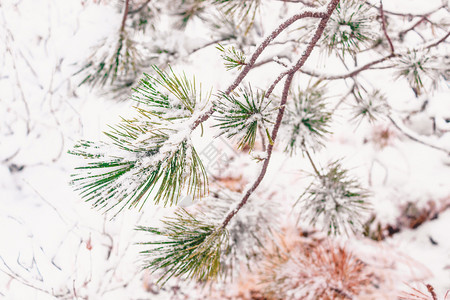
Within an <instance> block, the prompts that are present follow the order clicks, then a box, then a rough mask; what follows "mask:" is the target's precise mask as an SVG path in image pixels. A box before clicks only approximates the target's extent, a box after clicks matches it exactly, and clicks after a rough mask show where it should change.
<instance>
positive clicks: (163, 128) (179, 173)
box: [70, 67, 208, 208]
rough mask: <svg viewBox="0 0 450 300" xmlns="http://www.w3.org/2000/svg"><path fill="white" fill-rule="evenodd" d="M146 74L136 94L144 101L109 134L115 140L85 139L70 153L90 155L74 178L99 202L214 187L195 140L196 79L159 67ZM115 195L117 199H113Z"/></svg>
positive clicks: (197, 193) (169, 196)
mask: <svg viewBox="0 0 450 300" xmlns="http://www.w3.org/2000/svg"><path fill="white" fill-rule="evenodd" d="M155 71H156V74H157V76H155V77H152V76H150V75H147V74H145V78H144V79H142V80H141V83H140V85H139V87H138V88H137V89H136V93H135V94H134V95H133V97H132V98H133V99H134V100H135V101H137V102H139V103H141V104H144V105H145V106H144V107H139V108H136V110H137V113H138V115H137V117H135V118H134V119H123V121H122V122H121V123H120V124H118V125H116V126H112V127H111V131H110V132H107V133H106V135H107V136H108V137H109V138H110V140H111V142H112V144H111V145H109V144H106V143H99V144H96V143H93V142H86V141H82V142H80V143H79V144H77V145H76V146H75V147H74V150H73V151H71V152H70V153H72V154H75V155H79V156H82V157H85V158H88V159H90V160H92V161H90V162H89V163H88V164H87V165H86V166H83V167H78V168H77V169H78V170H80V171H82V172H81V173H79V174H76V175H74V179H73V183H74V184H76V185H77V186H78V187H77V189H78V190H80V191H81V195H82V196H83V198H85V199H86V200H87V201H93V202H94V203H93V204H94V206H101V207H102V208H103V207H107V206H109V208H113V207H115V206H116V205H119V204H120V206H122V208H124V207H126V206H128V207H132V206H136V205H137V204H138V203H139V202H142V204H143V203H144V202H145V201H146V200H147V199H148V198H149V197H150V195H151V193H152V191H153V190H155V194H154V195H153V197H154V202H155V203H159V202H161V201H162V202H163V204H164V205H173V204H176V203H177V202H178V199H179V198H180V197H181V196H182V193H188V194H190V195H192V196H193V197H194V198H201V197H204V196H205V195H206V194H207V193H208V191H207V190H208V189H207V184H208V179H207V175H206V171H205V169H204V167H203V164H202V162H201V160H200V158H199V156H198V154H197V152H196V151H195V148H194V147H193V145H192V143H191V141H190V136H189V134H190V129H189V128H190V126H191V122H192V120H191V117H192V115H193V113H194V111H195V109H196V106H197V105H198V104H199V103H202V102H206V101H207V100H204V99H202V94H201V91H198V90H197V86H196V84H195V79H192V80H188V79H187V77H186V76H185V75H184V74H183V75H182V76H179V75H177V74H175V73H174V72H173V71H171V72H170V73H167V72H165V71H162V70H160V69H158V68H156V67H155ZM110 201H116V203H115V204H113V205H111V204H110V203H109V202H110Z"/></svg>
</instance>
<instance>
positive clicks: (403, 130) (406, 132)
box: [388, 116, 450, 155]
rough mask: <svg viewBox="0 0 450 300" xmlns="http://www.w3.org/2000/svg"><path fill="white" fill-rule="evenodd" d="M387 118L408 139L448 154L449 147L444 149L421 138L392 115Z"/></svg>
mask: <svg viewBox="0 0 450 300" xmlns="http://www.w3.org/2000/svg"><path fill="white" fill-rule="evenodd" d="M388 118H389V120H390V121H391V122H392V124H394V126H395V127H396V128H397V129H398V130H400V132H401V133H403V134H404V135H405V136H406V137H408V138H409V139H411V140H413V141H415V142H418V143H420V144H422V145H425V146H427V147H430V148H433V149H436V150H439V151H442V152H444V153H446V154H448V155H450V150H449V149H445V148H442V147H440V146H437V145H434V144H433V143H432V142H431V141H425V140H424V139H423V138H421V137H420V136H418V135H416V134H415V133H413V132H412V131H410V130H409V129H407V128H405V127H404V126H403V124H401V123H400V122H399V121H396V120H395V119H394V118H393V117H392V116H388Z"/></svg>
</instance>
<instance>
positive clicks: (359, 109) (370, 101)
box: [352, 90, 389, 124]
mask: <svg viewBox="0 0 450 300" xmlns="http://www.w3.org/2000/svg"><path fill="white" fill-rule="evenodd" d="M352 109H353V120H355V121H356V122H357V123H358V124H359V123H361V121H362V120H364V119H367V120H368V121H369V122H375V121H376V120H379V119H381V118H383V117H384V116H386V115H387V114H388V113H389V105H388V103H387V99H386V96H385V95H383V94H382V93H381V92H380V91H379V90H375V91H373V92H372V93H370V94H366V95H363V94H361V93H358V94H357V96H356V105H354V106H353V107H352Z"/></svg>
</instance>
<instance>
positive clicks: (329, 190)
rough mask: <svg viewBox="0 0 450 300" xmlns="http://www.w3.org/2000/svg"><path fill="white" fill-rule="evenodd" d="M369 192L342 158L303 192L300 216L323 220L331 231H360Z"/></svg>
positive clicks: (312, 223) (313, 222) (324, 226)
mask: <svg viewBox="0 0 450 300" xmlns="http://www.w3.org/2000/svg"><path fill="white" fill-rule="evenodd" d="M368 196H369V194H368V192H367V191H366V190H365V189H364V188H362V187H361V186H360V184H359V183H358V181H357V180H356V179H354V178H352V177H351V176H350V175H349V173H348V171H347V170H345V169H344V168H343V167H342V165H341V163H340V161H335V162H332V163H330V164H329V165H328V166H327V168H325V169H323V170H322V171H321V173H320V176H319V175H318V174H317V177H316V178H315V181H314V182H313V183H312V184H311V186H310V187H309V188H308V189H307V190H306V191H305V192H304V193H303V194H302V195H301V196H300V198H299V200H298V203H299V204H300V205H301V213H300V215H299V219H303V220H306V221H309V223H310V224H311V225H316V224H321V225H322V227H323V229H324V230H326V231H327V232H328V234H342V233H343V234H347V235H348V234H349V233H351V232H353V233H356V232H361V231H362V230H363V228H364V222H365V217H366V212H367V211H368V209H369V203H368V202H367V198H368Z"/></svg>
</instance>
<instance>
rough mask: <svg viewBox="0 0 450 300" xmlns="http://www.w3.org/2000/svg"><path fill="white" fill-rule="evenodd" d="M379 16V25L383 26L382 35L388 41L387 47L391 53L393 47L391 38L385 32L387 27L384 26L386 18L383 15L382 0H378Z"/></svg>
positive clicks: (393, 50)
mask: <svg viewBox="0 0 450 300" xmlns="http://www.w3.org/2000/svg"><path fill="white" fill-rule="evenodd" d="M380 16H381V25H382V27H383V33H384V36H385V37H386V39H387V41H388V43H389V47H390V48H391V53H392V54H393V53H394V52H395V49H394V45H393V44H392V40H391V38H390V37H389V34H388V32H387V28H386V18H385V16H384V9H383V0H380Z"/></svg>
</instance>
